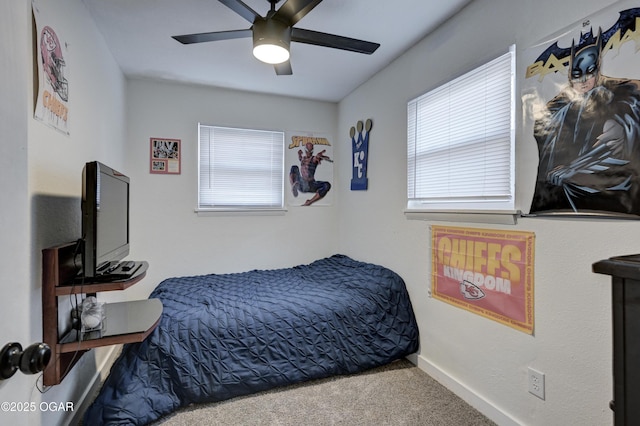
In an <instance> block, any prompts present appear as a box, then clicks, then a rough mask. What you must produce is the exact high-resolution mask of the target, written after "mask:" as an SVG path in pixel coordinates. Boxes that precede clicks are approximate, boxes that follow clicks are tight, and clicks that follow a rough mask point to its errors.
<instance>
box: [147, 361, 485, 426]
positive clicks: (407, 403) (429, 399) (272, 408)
mask: <svg viewBox="0 0 640 426" xmlns="http://www.w3.org/2000/svg"><path fill="white" fill-rule="evenodd" d="M153 424H154V425H163V426H182V425H185V426H186V425H189V426H191V425H195V424H197V425H220V426H222V425H224V426H234V425H242V426H252V425H256V426H258V425H269V426H300V425H305V426H316V425H317V426H321V425H322V426H324V425H349V426H359V425H363V426H364V425H366V426H383V425H389V426H392V425H393V426H400V425H407V426H432V425H433V426H458V425H460V426H485V425H487V426H488V425H495V423H493V422H492V421H490V420H489V419H487V418H486V417H485V416H483V415H482V414H481V413H480V412H478V411H477V410H475V409H474V408H473V407H471V406H470V405H468V404H467V403H466V402H464V401H463V400H462V399H460V398H459V397H457V396H456V395H455V394H454V393H453V392H451V391H449V390H448V389H447V388H445V387H444V386H442V385H441V384H440V383H438V382H437V381H435V380H434V379H433V378H431V377H430V376H429V375H428V374H426V373H425V372H424V371H422V370H420V369H419V368H418V367H416V366H415V365H413V364H412V363H411V362H409V361H407V360H400V361H396V362H393V363H391V364H388V365H386V366H382V367H378V368H375V369H372V370H368V371H365V372H363V373H359V374H354V375H348V376H336V377H331V378H327V379H321V380H314V381H309V382H306V383H301V384H296V385H291V386H286V387H281V388H277V389H272V390H269V391H265V392H260V393H257V394H253V395H248V396H243V397H238V398H234V399H230V400H227V401H222V402H216V403H209V404H200V405H191V406H189V407H185V408H183V409H181V410H179V411H176V412H175V413H172V414H171V415H169V416H166V417H164V418H162V419H160V420H158V421H157V422H155V423H153Z"/></svg>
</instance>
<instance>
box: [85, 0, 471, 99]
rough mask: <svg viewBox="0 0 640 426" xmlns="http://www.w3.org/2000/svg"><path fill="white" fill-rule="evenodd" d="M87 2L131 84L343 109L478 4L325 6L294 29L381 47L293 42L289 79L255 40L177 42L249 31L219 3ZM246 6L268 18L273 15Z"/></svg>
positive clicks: (367, 0)
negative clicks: (164, 83) (200, 88)
mask: <svg viewBox="0 0 640 426" xmlns="http://www.w3.org/2000/svg"><path fill="white" fill-rule="evenodd" d="M83 1H84V3H85V4H86V6H87V8H88V10H89V12H90V14H91V15H92V17H93V19H94V21H95V23H96V25H97V27H98V29H99V30H100V32H101V33H102V34H103V36H104V39H105V41H106V43H107V45H108V46H109V49H110V50H111V52H112V53H113V56H114V58H115V60H116V62H117V63H118V64H119V65H120V67H121V69H122V71H123V72H124V74H125V75H127V76H130V77H143V78H153V79H160V80H171V81H179V82H190V83H196V84H204V85H210V86H221V87H228V88H233V89H240V90H248V91H253V92H262V93H269V94H280V95H286V96H294V97H301V98H308V99H316V100H324V101H332V102H337V101H339V100H341V99H343V98H344V97H345V96H346V95H348V94H349V93H350V92H351V91H353V90H354V89H355V88H357V87H358V86H359V85H360V84H362V83H363V82H365V81H366V80H368V79H369V78H370V77H371V76H373V75H374V74H375V73H376V72H378V71H379V70H381V69H382V68H384V67H385V66H386V65H388V64H389V63H390V62H392V61H393V60H394V59H395V58H397V57H398V56H400V55H401V54H402V53H403V52H405V51H406V50H407V49H408V48H409V47H411V46H412V45H413V44H415V43H416V42H417V41H418V40H420V39H421V38H423V37H424V36H425V35H427V34H428V33H429V32H431V31H433V30H434V29H435V28H436V27H438V26H439V25H440V24H441V23H443V22H444V21H446V20H447V19H448V18H450V17H451V16H452V15H454V14H455V13H456V12H458V11H459V10H460V9H461V8H462V7H464V6H465V5H466V4H467V3H469V2H470V1H471V0H397V1H382V0H324V1H323V2H322V3H320V4H319V5H318V6H316V7H315V8H314V9H313V10H311V12H309V14H308V15H306V16H305V17H304V18H302V19H301V20H300V22H298V23H297V24H296V25H295V26H296V27H299V28H304V29H308V30H314V31H320V32H325V33H331V34H337V35H340V36H345V37H351V38H357V39H361V40H366V41H371V42H376V43H380V45H381V46H380V47H379V48H378V50H377V51H376V52H374V53H373V54H372V55H364V54H360V53H353V52H347V51H343V50H338V49H330V48H326V47H319V46H312V45H307V44H303V43H296V42H292V43H291V66H292V68H293V75H290V76H277V75H276V74H275V71H274V70H273V66H271V65H267V64H264V63H262V62H260V61H258V60H257V59H255V58H254V57H253V55H252V53H251V51H252V40H251V38H243V39H235V40H225V41H213V42H207V43H198V44H191V45H183V44H181V43H179V42H177V41H176V40H174V39H172V38H171V36H172V35H182V34H192V33H200V32H211V31H226V30H236V29H248V28H250V26H251V24H250V23H249V22H248V21H247V20H245V19H244V18H242V17H241V16H240V15H238V14H236V13H235V12H234V11H232V10H231V9H229V8H228V7H227V6H225V5H223V4H222V3H220V2H219V1H217V0H83ZM243 1H244V3H245V4H246V5H247V6H249V7H250V8H252V9H253V10H254V11H256V12H257V13H258V14H260V15H261V16H265V15H266V13H267V12H268V10H269V7H270V4H269V2H268V0H243ZM282 4H284V1H280V2H279V3H278V4H277V5H276V8H280V7H281V6H282Z"/></svg>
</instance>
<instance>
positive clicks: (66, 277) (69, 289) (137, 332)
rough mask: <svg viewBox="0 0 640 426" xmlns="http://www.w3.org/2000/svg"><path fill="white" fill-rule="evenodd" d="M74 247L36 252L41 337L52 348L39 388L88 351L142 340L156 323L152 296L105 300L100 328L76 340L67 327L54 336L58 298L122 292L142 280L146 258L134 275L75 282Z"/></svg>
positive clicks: (57, 378)
mask: <svg viewBox="0 0 640 426" xmlns="http://www.w3.org/2000/svg"><path fill="white" fill-rule="evenodd" d="M77 246H78V244H77V243H76V242H75V241H74V242H71V243H66V244H62V245H59V246H54V247H50V248H46V249H44V250H43V251H42V337H43V340H44V342H45V343H47V344H48V345H49V346H50V347H51V350H52V356H51V361H50V362H49V365H48V366H47V367H46V368H45V370H44V385H45V386H52V385H56V384H58V383H60V382H61V381H62V379H64V377H65V376H66V374H67V373H68V372H69V371H70V370H71V368H73V366H74V365H75V364H76V362H78V360H79V359H80V358H81V357H82V355H83V354H84V353H85V352H86V351H88V350H90V349H93V348H97V347H101V346H110V345H117V344H124V343H135V342H141V341H143V340H144V339H146V338H147V336H148V335H149V334H150V333H151V332H152V331H153V330H154V329H155V328H156V327H157V325H158V323H159V322H160V316H161V314H162V302H160V300H158V299H147V300H135V301H130V302H119V303H107V304H105V320H104V327H103V330H102V331H100V332H90V333H83V335H82V339H78V335H79V334H81V333H80V331H78V330H74V329H71V330H69V331H68V332H66V333H65V334H64V335H63V336H60V335H59V333H58V297H60V296H68V295H70V294H81V293H85V294H94V293H98V292H103V291H118V290H125V289H127V288H129V287H131V286H132V285H134V284H136V283H137V282H139V281H140V280H142V279H143V278H144V277H145V275H146V273H147V269H148V267H149V265H148V263H147V262H139V263H140V267H139V268H138V269H137V270H136V273H135V274H134V275H133V276H131V277H130V278H128V279H124V280H116V281H106V282H105V281H97V282H95V281H94V282H92V281H78V280H77V278H76V277H77V275H78V271H79V270H80V262H79V261H77V260H76V257H77Z"/></svg>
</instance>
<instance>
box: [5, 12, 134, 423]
mask: <svg viewBox="0 0 640 426" xmlns="http://www.w3.org/2000/svg"><path fill="white" fill-rule="evenodd" d="M38 5H39V7H40V11H41V12H42V14H43V16H46V17H47V19H48V22H47V23H48V24H49V25H51V26H52V27H53V28H54V29H55V30H56V31H57V33H58V35H59V36H61V37H62V38H63V39H64V41H65V42H66V43H67V44H68V55H67V56H66V57H64V59H65V61H66V68H65V76H66V77H67V78H68V80H69V99H70V102H71V105H72V106H71V110H70V115H69V120H70V121H69V122H70V132H71V134H70V135H69V136H65V135H63V134H61V133H59V132H57V131H55V130H53V129H52V128H50V127H47V126H46V125H44V124H43V123H41V122H39V121H36V120H34V118H33V111H34V103H35V97H36V93H37V84H38V82H37V79H38V76H37V68H36V67H37V65H36V62H35V61H36V57H35V56H36V55H35V52H34V41H33V34H34V32H35V30H34V28H33V16H32V13H31V1H29V0H14V1H10V2H1V6H0V32H1V33H2V37H0V46H1V50H2V54H3V58H5V59H4V60H3V61H2V65H1V66H0V75H1V76H2V78H1V79H0V85H1V86H0V87H1V89H0V93H2V96H1V97H0V123H1V126H0V129H1V131H2V133H1V134H2V139H3V142H2V145H3V150H2V158H1V160H0V161H1V162H2V166H1V167H0V173H1V174H2V177H1V178H0V182H2V189H3V201H2V202H1V203H0V206H1V209H2V215H1V216H0V218H1V221H0V223H1V224H2V228H1V232H2V238H1V243H0V252H1V256H0V258H2V268H0V270H1V271H2V272H1V274H2V279H1V280H0V291H1V294H2V300H0V322H2V324H3V326H2V327H0V345H2V346H4V344H6V343H8V342H12V341H16V342H19V343H21V344H22V345H23V346H27V345H29V344H31V343H33V342H39V341H42V307H41V303H42V302H41V300H42V299H41V269H42V266H41V254H40V253H41V250H42V249H43V248H45V247H48V246H51V245H54V244H58V243H62V242H67V241H73V240H75V239H77V238H79V237H80V211H79V209H80V204H79V200H80V193H81V172H82V167H83V165H84V163H85V162H86V161H90V160H96V159H97V160H100V161H104V162H106V163H107V164H111V165H113V166H114V167H116V168H121V167H124V157H125V156H124V152H125V148H126V147H125V138H126V137H125V115H124V111H125V104H124V102H125V96H124V89H125V80H124V76H123V75H122V73H121V72H120V70H119V68H118V66H117V65H116V64H115V61H114V60H113V58H112V57H111V54H110V52H109V50H108V49H107V47H106V45H105V43H104V41H103V39H102V36H101V35H100V34H99V33H98V31H97V29H96V28H95V25H94V24H93V21H92V20H91V18H90V16H89V14H88V12H87V10H86V8H85V6H84V4H83V3H82V1H81V0H41V1H39V2H38ZM112 349H113V348H101V349H98V350H95V351H91V352H89V353H88V354H86V355H84V356H83V357H82V359H81V360H80V362H79V363H78V365H77V366H76V367H74V369H73V370H72V371H71V373H70V374H69V375H68V376H67V378H66V379H65V380H64V381H63V383H62V384H60V385H57V386H54V387H51V388H49V389H48V390H47V391H46V393H44V394H41V393H40V392H39V390H38V388H42V380H41V378H40V375H29V376H27V375H24V374H22V373H20V372H18V373H16V374H15V375H14V376H13V377H12V378H11V379H9V380H5V381H0V402H14V403H30V402H34V403H35V404H36V409H35V410H28V411H22V412H6V411H4V410H3V411H1V412H0V423H3V424H25V425H26V424H29V425H40V424H46V425H57V424H65V423H66V422H68V421H69V420H70V419H71V418H72V417H73V416H74V415H75V414H76V413H77V412H78V411H79V410H80V406H79V405H78V403H79V402H80V401H81V400H82V399H83V397H84V395H85V394H86V392H88V391H89V388H88V387H89V385H90V384H91V383H92V381H93V380H94V378H96V375H97V372H98V370H99V369H100V368H102V367H103V365H104V364H105V362H106V361H107V360H108V359H109V356H110V355H111V351H112ZM41 402H45V403H49V402H53V403H56V404H58V403H63V404H65V403H67V402H72V403H74V410H73V411H51V410H41V409H40V403H41ZM54 405H55V404H54Z"/></svg>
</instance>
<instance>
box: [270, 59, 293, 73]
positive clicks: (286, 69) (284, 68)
mask: <svg viewBox="0 0 640 426" xmlns="http://www.w3.org/2000/svg"><path fill="white" fill-rule="evenodd" d="M273 68H275V70H276V74H277V75H292V74H293V70H292V69H291V61H284V62H283V63H281V64H275V65H274V66H273Z"/></svg>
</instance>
